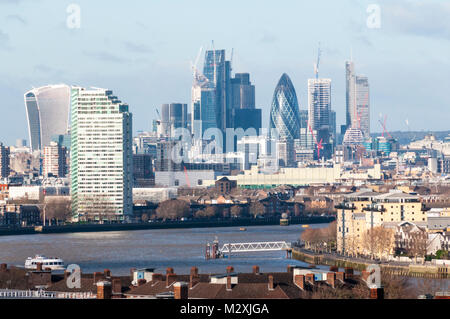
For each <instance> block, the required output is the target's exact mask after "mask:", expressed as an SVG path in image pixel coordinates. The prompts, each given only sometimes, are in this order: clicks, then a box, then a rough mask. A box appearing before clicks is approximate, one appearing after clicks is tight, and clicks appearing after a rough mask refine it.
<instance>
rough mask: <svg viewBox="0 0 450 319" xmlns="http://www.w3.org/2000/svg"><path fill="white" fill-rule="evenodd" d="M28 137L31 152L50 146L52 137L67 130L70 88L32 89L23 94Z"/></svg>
mask: <svg viewBox="0 0 450 319" xmlns="http://www.w3.org/2000/svg"><path fill="white" fill-rule="evenodd" d="M24 98H25V109H26V114H27V122H28V136H29V139H30V147H31V149H32V150H33V151H35V150H43V149H44V147H45V146H48V145H50V142H51V141H52V136H54V135H63V134H67V132H68V130H69V114H70V113H69V109H70V88H69V86H67V85H65V84H60V85H49V86H44V87H40V88H34V89H32V90H30V91H28V92H26V93H25V96H24Z"/></svg>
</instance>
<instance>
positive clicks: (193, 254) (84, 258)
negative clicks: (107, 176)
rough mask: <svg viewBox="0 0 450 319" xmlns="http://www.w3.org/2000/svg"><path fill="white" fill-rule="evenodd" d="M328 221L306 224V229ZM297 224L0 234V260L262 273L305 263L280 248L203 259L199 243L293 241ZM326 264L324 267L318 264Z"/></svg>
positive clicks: (119, 271)
mask: <svg viewBox="0 0 450 319" xmlns="http://www.w3.org/2000/svg"><path fill="white" fill-rule="evenodd" d="M327 225H328V224H315V225H310V227H311V228H318V227H326V226H327ZM303 230H304V228H302V226H301V225H289V226H276V225H275V226H273V225H272V226H251V227H247V230H246V231H240V229H239V227H221V228H195V229H155V230H140V231H117V232H95V233H66V234H37V235H19V236H2V237H0V262H1V263H7V264H12V265H16V266H23V264H24V261H25V259H26V258H27V257H30V256H34V255H36V254H42V255H45V256H47V257H59V258H62V259H63V260H64V262H65V263H66V264H67V265H68V264H78V265H79V266H80V267H81V270H82V271H83V272H84V273H91V272H94V271H103V269H106V268H107V269H110V270H111V272H112V273H113V274H114V275H128V274H130V269H131V268H143V267H149V268H156V270H155V271H156V272H163V273H165V270H166V268H167V267H172V268H174V270H175V272H176V273H179V274H188V273H189V271H190V268H191V267H192V266H197V267H198V268H199V272H200V273H222V272H225V269H226V267H227V266H229V265H231V266H233V267H234V269H235V271H237V272H251V271H252V266H253V265H258V266H259V267H260V270H261V271H262V272H272V271H273V272H275V271H286V268H287V266H288V265H299V266H306V265H307V264H305V263H303V262H300V261H297V260H293V259H286V254H285V252H284V251H278V252H257V253H241V254H234V255H232V256H231V258H223V259H215V260H205V245H206V243H207V242H212V241H213V240H214V239H215V237H216V236H217V238H218V240H219V242H220V246H221V245H222V244H224V243H241V242H244V243H245V242H261V241H263V242H264V241H286V242H293V241H296V240H298V238H299V236H300V234H301V232H302V231H303ZM324 268H328V267H324Z"/></svg>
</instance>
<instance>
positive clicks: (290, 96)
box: [269, 73, 300, 140]
mask: <svg viewBox="0 0 450 319" xmlns="http://www.w3.org/2000/svg"><path fill="white" fill-rule="evenodd" d="M273 129H275V130H276V131H277V133H278V139H279V140H295V139H299V138H300V111H299V107H298V101H297V94H296V93H295V89H294V85H293V84H292V82H291V79H290V78H289V76H288V75H287V74H286V73H284V74H283V75H282V76H281V78H280V81H279V82H278V84H277V86H276V88H275V92H274V93H273V100H272V107H271V109H270V123H269V130H270V134H271V135H272V130H273Z"/></svg>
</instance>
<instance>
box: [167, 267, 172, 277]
mask: <svg viewBox="0 0 450 319" xmlns="http://www.w3.org/2000/svg"><path fill="white" fill-rule="evenodd" d="M170 274H173V268H172V267H167V269H166V275H170Z"/></svg>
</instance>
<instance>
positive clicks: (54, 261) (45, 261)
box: [25, 255, 65, 270]
mask: <svg viewBox="0 0 450 319" xmlns="http://www.w3.org/2000/svg"><path fill="white" fill-rule="evenodd" d="M38 263H41V264H42V269H46V268H50V269H51V270H62V269H65V267H64V260H62V259H61V258H55V257H45V256H41V255H36V256H34V257H33V258H32V257H28V258H27V259H26V260H25V268H26V269H36V268H37V264H38Z"/></svg>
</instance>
